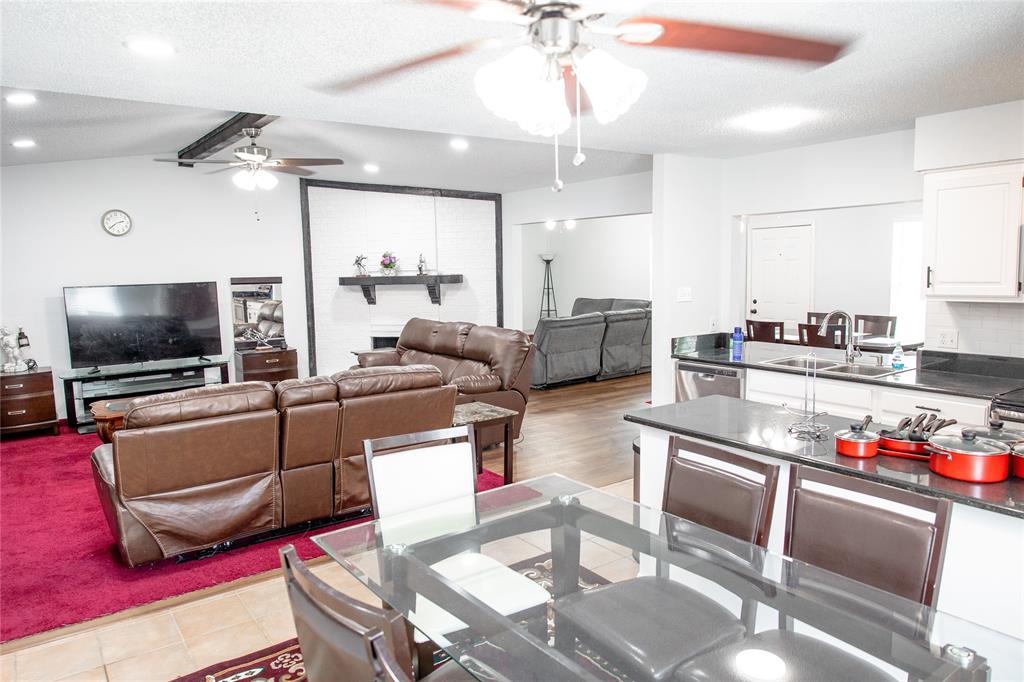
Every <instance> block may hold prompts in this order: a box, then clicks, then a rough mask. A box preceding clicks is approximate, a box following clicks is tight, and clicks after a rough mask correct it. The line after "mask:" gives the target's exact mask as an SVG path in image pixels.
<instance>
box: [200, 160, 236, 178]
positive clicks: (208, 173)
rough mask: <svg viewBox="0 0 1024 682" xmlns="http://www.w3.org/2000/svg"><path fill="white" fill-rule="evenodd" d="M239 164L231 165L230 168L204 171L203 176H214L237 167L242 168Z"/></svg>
mask: <svg viewBox="0 0 1024 682" xmlns="http://www.w3.org/2000/svg"><path fill="white" fill-rule="evenodd" d="M242 165H244V164H241V163H233V164H231V165H230V166H224V167H222V168H215V169H213V170H212V171H206V172H205V173H203V175H214V174H216V173H223V172H224V171H229V170H235V168H237V167H238V166H242Z"/></svg>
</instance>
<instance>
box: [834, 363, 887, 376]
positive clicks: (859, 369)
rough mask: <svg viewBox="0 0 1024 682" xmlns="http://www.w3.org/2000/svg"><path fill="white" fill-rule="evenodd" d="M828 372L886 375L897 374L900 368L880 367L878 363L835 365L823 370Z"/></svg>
mask: <svg viewBox="0 0 1024 682" xmlns="http://www.w3.org/2000/svg"><path fill="white" fill-rule="evenodd" d="M821 371H823V372H825V373H826V374H853V375H855V376H862V377H885V376H889V375H890V374H896V372H898V371H899V370H894V369H893V368H892V367H879V366H878V365H845V364H844V365H835V366H833V367H826V368H825V369H823V370H821Z"/></svg>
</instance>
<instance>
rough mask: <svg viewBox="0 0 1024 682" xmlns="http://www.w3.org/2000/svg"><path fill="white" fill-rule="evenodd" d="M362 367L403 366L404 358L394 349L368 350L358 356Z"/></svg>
mask: <svg viewBox="0 0 1024 682" xmlns="http://www.w3.org/2000/svg"><path fill="white" fill-rule="evenodd" d="M356 359H357V361H358V363H359V366H360V367H389V366H392V365H400V364H402V356H401V355H399V354H398V351H396V350H394V349H391V348H389V349H387V350H368V351H365V352H363V353H360V354H359V355H357V356H356Z"/></svg>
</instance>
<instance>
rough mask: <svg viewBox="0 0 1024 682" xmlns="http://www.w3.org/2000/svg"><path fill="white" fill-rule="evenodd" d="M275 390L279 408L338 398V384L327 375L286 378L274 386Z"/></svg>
mask: <svg viewBox="0 0 1024 682" xmlns="http://www.w3.org/2000/svg"><path fill="white" fill-rule="evenodd" d="M274 391H275V392H276V393H277V409H279V410H283V409H285V408H287V407H297V406H299V405H311V404H313V403H322V402H329V401H332V400H333V401H336V400H337V399H338V385H337V384H335V383H334V382H333V381H331V380H330V379H328V378H327V377H307V378H305V379H285V380H284V381H282V382H279V383H278V384H277V386H275V387H274Z"/></svg>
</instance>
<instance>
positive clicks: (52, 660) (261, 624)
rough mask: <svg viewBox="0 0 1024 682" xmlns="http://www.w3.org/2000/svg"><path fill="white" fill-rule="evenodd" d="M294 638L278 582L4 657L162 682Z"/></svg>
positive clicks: (511, 549) (349, 582) (530, 552)
mask: <svg viewBox="0 0 1024 682" xmlns="http://www.w3.org/2000/svg"><path fill="white" fill-rule="evenodd" d="M604 490H607V491H608V492H611V493H613V494H616V495H620V496H622V497H626V498H632V495H633V482H632V480H626V481H622V482H620V483H615V484H612V485H609V486H605V488H604ZM548 538H549V536H548V534H547V533H545V532H543V531H537V532H536V533H532V534H530V535H528V536H523V538H508V539H505V540H499V541H496V542H492V543H489V544H487V545H485V546H484V547H483V548H482V551H483V552H484V553H485V554H488V555H490V556H493V557H495V558H496V559H498V560H499V561H503V562H518V561H522V560H524V559H529V558H531V557H534V556H537V555H538V554H540V553H541V552H544V551H549V549H550V543H549V541H548ZM581 558H582V560H583V562H584V564H585V565H587V566H588V567H592V568H593V570H594V571H595V572H596V573H598V574H600V575H602V576H604V577H605V578H607V579H608V580H612V581H618V580H624V579H626V578H629V577H632V576H635V575H636V573H637V564H636V562H635V561H633V559H632V557H631V556H630V555H629V550H627V549H625V548H624V547H621V546H618V545H614V544H611V543H606V542H602V541H600V540H598V539H594V538H589V539H586V540H585V541H584V542H583V545H582V551H581ZM313 572H314V573H316V574H317V575H318V576H320V577H321V578H322V579H323V580H325V581H327V582H328V583H330V584H331V585H333V586H334V587H336V588H338V589H339V590H341V591H343V592H345V593H347V594H349V595H351V596H353V597H355V598H357V599H363V600H365V601H368V602H376V603H379V601H378V600H376V598H375V597H374V596H373V595H372V594H371V593H370V591H369V590H368V589H367V588H366V587H364V586H363V585H361V584H360V583H358V582H357V581H356V579H355V578H353V577H352V576H350V575H349V574H348V572H347V571H345V569H343V568H342V567H341V566H339V565H337V564H335V563H333V562H325V563H320V564H318V565H316V566H314V567H313ZM294 636H295V626H294V624H293V623H292V618H291V610H290V608H289V606H288V597H287V594H286V593H285V589H284V581H283V579H282V578H281V577H280V576H274V575H271V576H268V577H267V578H266V579H265V580H261V581H259V582H257V583H255V584H247V585H245V586H244V587H240V588H237V589H233V590H230V591H228V592H225V593H221V594H218V595H216V596H213V597H205V598H197V599H196V600H195V601H189V602H186V603H179V604H175V605H174V606H169V607H167V608H166V609H163V610H159V611H156V612H154V613H149V614H147V615H144V616H138V617H130V618H126V619H124V620H120V621H118V622H114V623H109V622H107V621H104V624H103V625H99V626H97V627H95V628H93V629H87V630H84V631H79V632H77V633H76V634H74V635H70V636H67V637H62V638H60V639H56V640H53V641H50V642H47V643H45V644H40V645H38V646H33V647H30V648H25V649H21V650H18V651H15V652H13V653H9V654H5V655H3V656H0V680H2V681H4V682H56V681H58V680H64V681H70V680H76V681H82V682H85V681H89V682H92V681H93V680H95V681H98V682H104V681H108V682H150V681H153V682H163V681H165V680H172V679H174V678H176V677H179V676H181V675H185V674H187V673H190V672H193V671H196V670H199V669H201V668H205V667H206V666H209V665H212V664H214V663H217V662H219V661H225V660H228V659H231V658H235V657H237V656H241V655H243V654H246V653H249V652H251V651H256V650H257V649H262V648H263V647H267V646H270V645H271V644H277V643H279V642H283V641H285V640H288V639H291V638H292V637H294Z"/></svg>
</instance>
